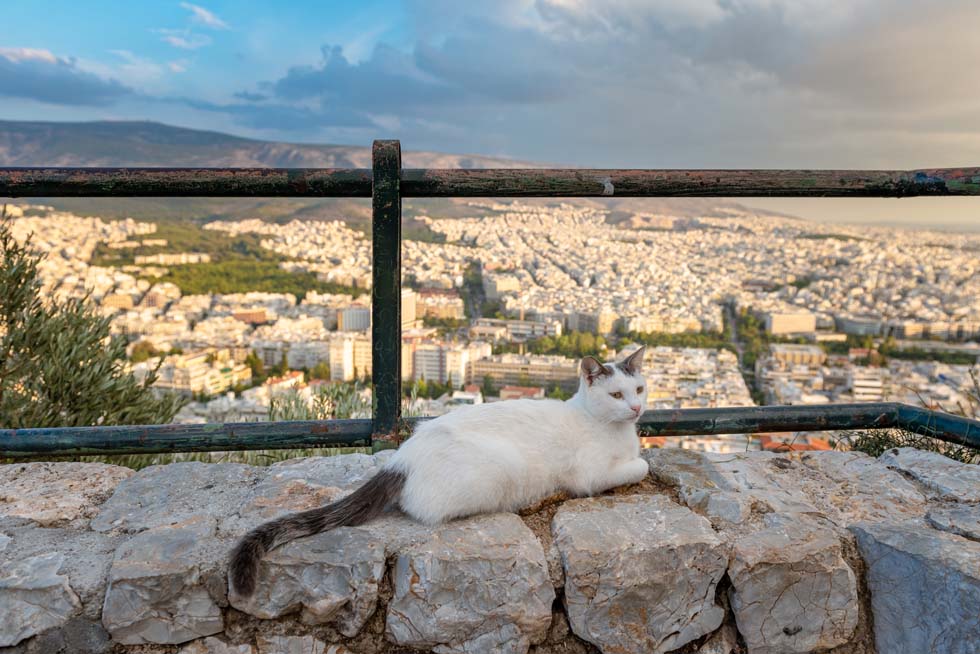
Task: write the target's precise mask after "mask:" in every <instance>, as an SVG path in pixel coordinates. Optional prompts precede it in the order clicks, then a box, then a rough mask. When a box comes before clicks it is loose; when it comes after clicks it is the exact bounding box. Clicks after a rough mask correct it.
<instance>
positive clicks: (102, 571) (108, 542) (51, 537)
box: [0, 523, 119, 621]
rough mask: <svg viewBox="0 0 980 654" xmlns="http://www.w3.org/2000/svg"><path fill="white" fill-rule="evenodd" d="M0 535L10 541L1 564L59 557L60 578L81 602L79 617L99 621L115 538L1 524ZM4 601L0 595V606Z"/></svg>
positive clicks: (89, 532) (1, 594) (116, 542)
mask: <svg viewBox="0 0 980 654" xmlns="http://www.w3.org/2000/svg"><path fill="white" fill-rule="evenodd" d="M0 534H3V538H6V539H7V540H8V541H9V543H8V547H7V551H6V552H4V554H3V556H2V557H0V561H7V562H15V561H18V560H22V559H27V558H32V557H37V556H47V555H54V554H57V555H60V557H61V558H60V561H61V567H60V569H59V574H61V575H64V576H65V577H66V578H67V580H68V585H69V586H70V587H71V590H72V592H73V593H75V594H76V595H77V596H78V598H79V600H80V601H81V611H80V613H81V615H82V616H83V617H85V618H88V619H91V620H95V621H98V619H99V616H100V615H101V613H102V600H103V598H104V597H105V589H106V585H107V583H108V576H109V565H110V563H111V562H112V555H113V551H114V549H115V547H116V545H117V544H118V542H119V539H118V538H113V537H110V536H107V535H105V534H98V533H94V532H91V531H82V530H78V529H56V528H51V529H48V528H43V527H35V526H32V525H31V524H29V523H20V524H18V525H11V526H9V527H8V526H6V525H5V524H0ZM3 599H4V593H3V591H0V605H2V604H3Z"/></svg>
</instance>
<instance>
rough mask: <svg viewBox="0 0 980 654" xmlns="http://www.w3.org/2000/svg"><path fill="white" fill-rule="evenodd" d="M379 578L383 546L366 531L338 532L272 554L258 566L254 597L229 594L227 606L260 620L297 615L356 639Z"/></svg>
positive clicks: (299, 541)
mask: <svg viewBox="0 0 980 654" xmlns="http://www.w3.org/2000/svg"><path fill="white" fill-rule="evenodd" d="M384 572H385V545H384V541H383V540H381V539H380V538H378V537H376V536H375V535H372V534H371V532H369V531H367V530H365V529H361V528H357V527H341V528H339V529H334V530H332V531H328V532H325V533H322V534H317V535H315V536H310V537H307V538H300V539H297V540H294V541H292V542H290V543H287V544H286V545H283V546H282V547H279V548H277V549H275V550H273V551H272V552H270V553H269V554H268V555H266V557H265V558H264V559H263V561H262V563H261V564H260V567H259V577H258V581H257V583H256V590H255V593H254V594H253V595H252V596H251V597H249V598H243V597H241V596H239V595H237V594H236V593H230V594H229V600H230V602H231V605H232V606H234V607H235V608H236V609H238V610H239V611H242V612H243V613H248V614H249V615H253V616H255V617H257V618H264V619H271V618H278V617H280V616H282V615H285V614H287V613H292V612H294V611H296V610H297V609H302V613H301V616H300V617H301V619H302V621H303V622H305V623H307V624H329V625H330V626H332V627H333V628H335V629H337V630H338V631H340V632H341V633H342V634H344V635H345V636H355V635H356V634H357V633H358V631H360V629H361V627H363V626H364V623H365V622H367V620H368V618H370V617H371V615H372V614H373V613H374V610H375V608H376V607H377V603H378V585H379V584H380V582H381V578H382V577H383V576H384Z"/></svg>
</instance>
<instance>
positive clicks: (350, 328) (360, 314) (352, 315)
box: [337, 306, 371, 332]
mask: <svg viewBox="0 0 980 654" xmlns="http://www.w3.org/2000/svg"><path fill="white" fill-rule="evenodd" d="M370 328H371V307H358V306H353V307H347V308H345V309H341V310H340V311H339V312H338V313H337V329H338V330H339V331H342V332H362V331H364V330H366V329H370Z"/></svg>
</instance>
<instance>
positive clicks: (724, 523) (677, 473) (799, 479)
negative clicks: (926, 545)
mask: <svg viewBox="0 0 980 654" xmlns="http://www.w3.org/2000/svg"><path fill="white" fill-rule="evenodd" d="M643 456H644V457H645V458H646V459H647V460H648V461H649V462H650V472H651V473H652V474H653V476H654V477H655V478H656V479H658V480H660V481H662V482H664V483H667V484H670V485H672V486H675V487H676V488H677V489H678V494H679V495H680V498H681V500H682V501H683V502H684V503H685V504H686V505H687V506H689V507H691V508H693V509H695V510H697V511H699V512H701V513H704V514H705V515H706V516H708V517H709V518H711V519H712V520H713V521H715V522H716V524H718V526H719V527H721V528H725V529H729V528H733V527H740V526H741V525H742V524H743V523H745V521H746V520H747V518H748V517H749V513H750V512H751V509H752V508H754V507H759V508H760V510H761V511H762V512H763V513H765V512H777V513H799V514H811V515H824V516H826V517H827V518H829V519H830V520H831V521H832V522H834V523H835V524H837V525H839V526H842V527H843V526H846V525H848V524H851V523H853V522H859V521H862V520H876V521H891V522H894V521H898V520H918V519H920V518H921V517H922V516H923V515H924V514H925V511H926V498H925V497H924V496H923V495H922V493H921V492H920V491H919V490H918V489H917V488H916V487H915V484H913V483H911V482H910V481H908V480H907V479H905V478H904V477H902V475H901V474H899V473H897V472H895V471H894V470H890V469H889V468H888V467H887V466H886V465H884V464H883V463H882V462H880V461H878V460H876V459H872V458H870V457H868V456H866V455H864V454H861V453H858V452H808V453H806V454H803V455H802V456H799V455H797V456H792V457H791V456H787V455H782V454H775V453H772V452H740V453H737V454H714V453H708V452H694V451H690V450H680V449H672V448H665V449H658V450H645V451H644V452H643ZM736 531H744V530H739V529H736Z"/></svg>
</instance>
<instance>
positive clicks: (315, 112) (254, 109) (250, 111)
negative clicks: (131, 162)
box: [171, 98, 375, 133]
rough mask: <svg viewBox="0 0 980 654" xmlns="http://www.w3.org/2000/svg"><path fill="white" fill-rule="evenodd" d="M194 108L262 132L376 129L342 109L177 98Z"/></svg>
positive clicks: (364, 117)
mask: <svg viewBox="0 0 980 654" xmlns="http://www.w3.org/2000/svg"><path fill="white" fill-rule="evenodd" d="M171 101H173V102H179V103H180V104H184V105H186V106H188V107H190V108H191V109H197V110H199V111H207V112H212V113H219V114H225V115H228V116H231V117H232V118H234V119H235V120H236V121H237V122H238V123H239V124H241V125H244V126H246V127H251V128H254V129H262V130H277V131H280V132H293V133H304V132H306V133H308V132H309V131H310V130H311V129H323V128H331V127H353V128H358V127H374V126H375V123H374V121H372V120H371V119H370V118H369V117H367V116H364V115H362V114H360V113H357V112H352V111H349V110H347V109H344V108H342V107H337V108H331V107H318V108H307V107H301V106H293V105H288V104H280V103H269V104H255V103H249V102H232V103H224V104H223V103H217V102H208V101H205V100H198V99H195V98H174V99H171Z"/></svg>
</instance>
